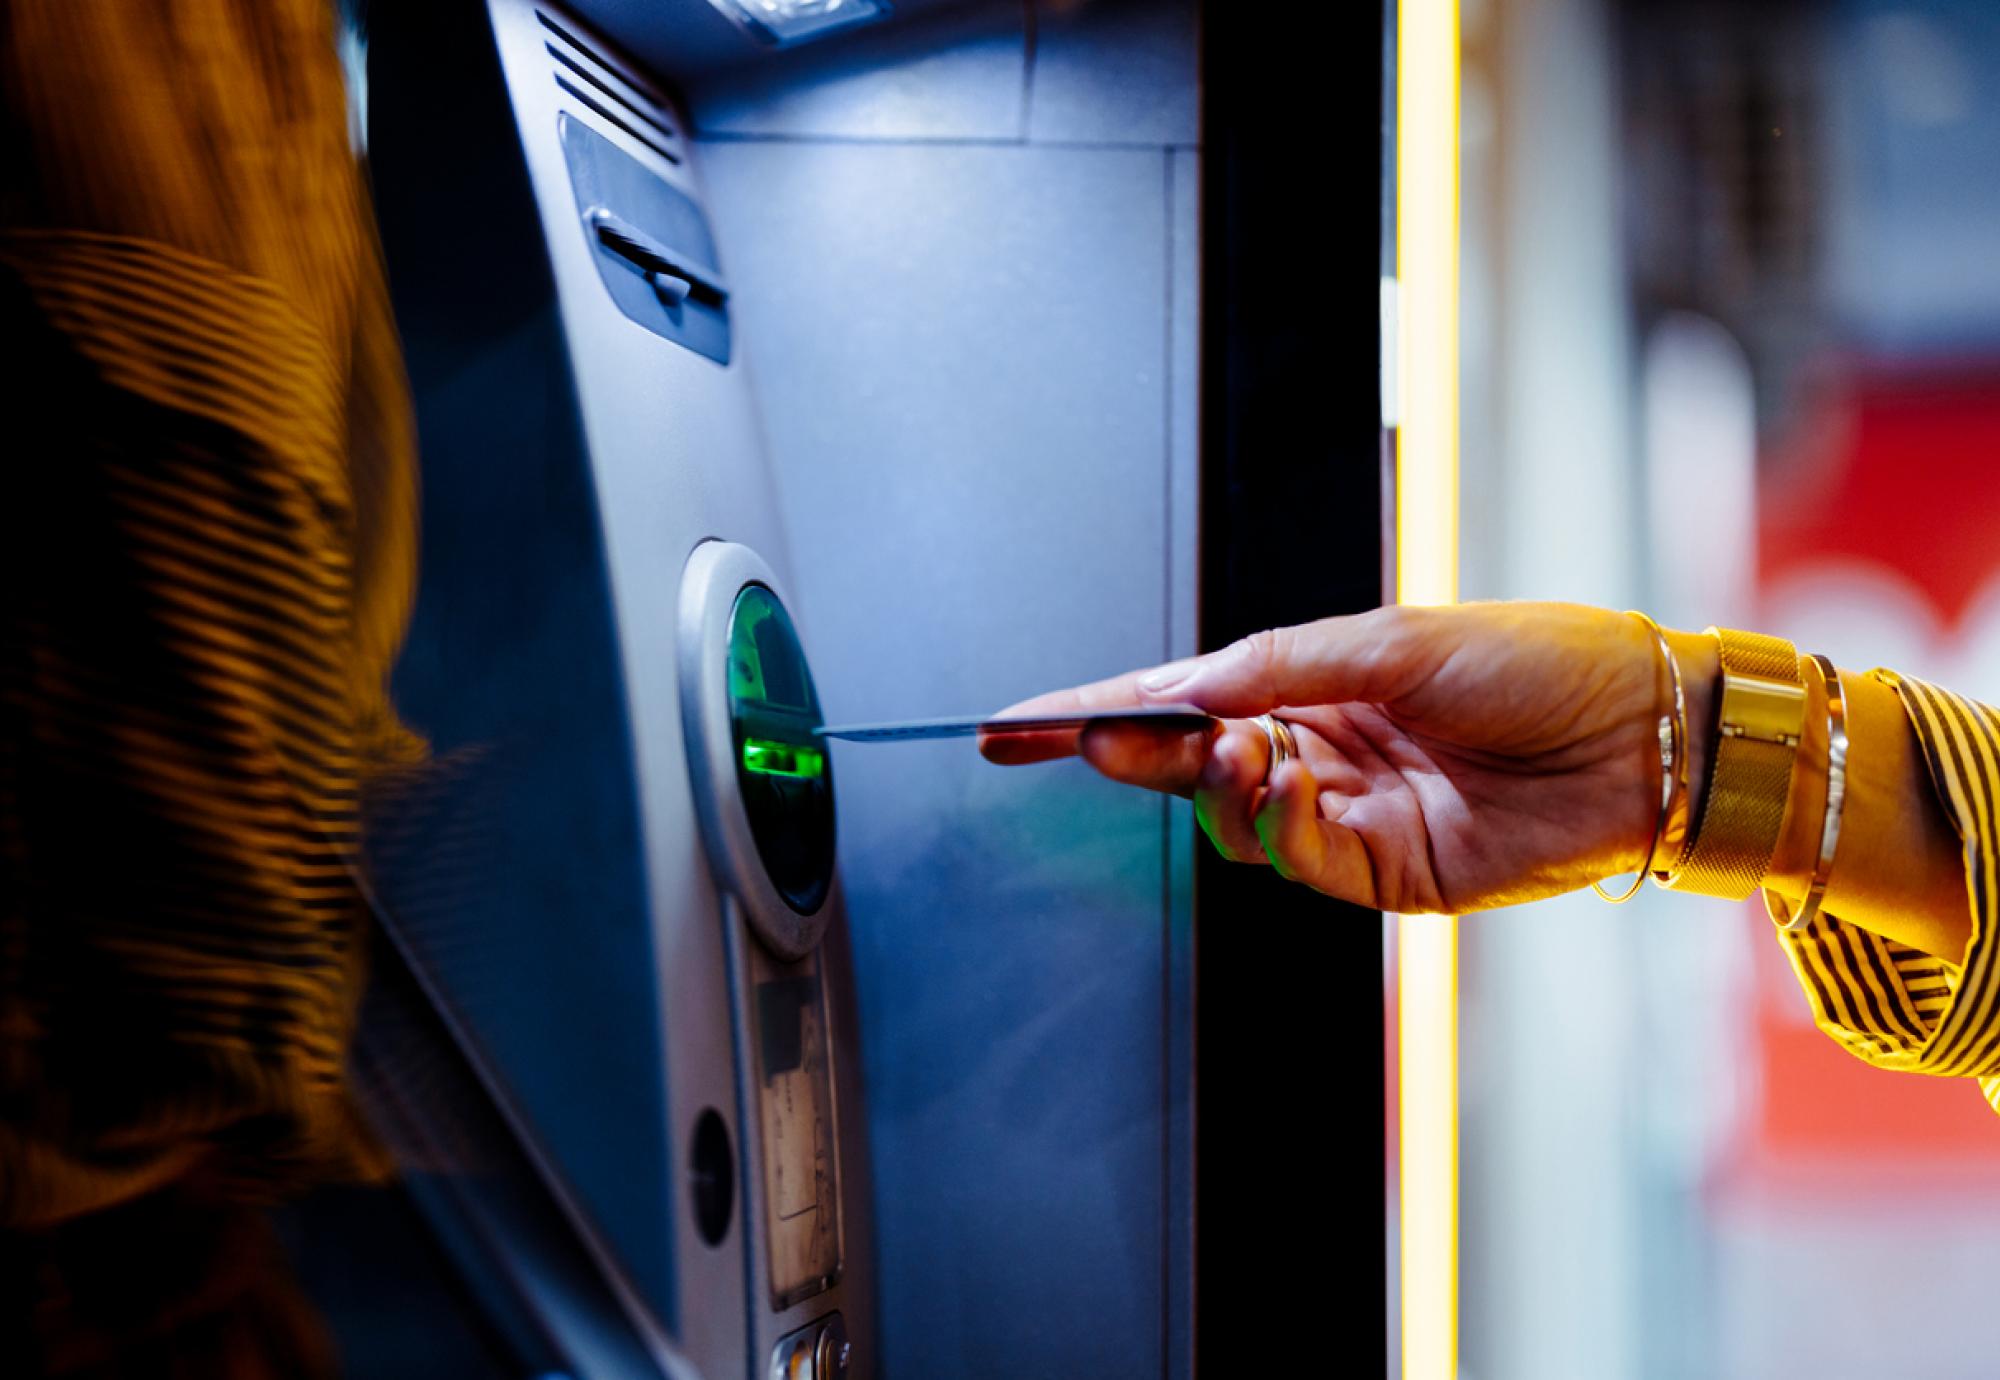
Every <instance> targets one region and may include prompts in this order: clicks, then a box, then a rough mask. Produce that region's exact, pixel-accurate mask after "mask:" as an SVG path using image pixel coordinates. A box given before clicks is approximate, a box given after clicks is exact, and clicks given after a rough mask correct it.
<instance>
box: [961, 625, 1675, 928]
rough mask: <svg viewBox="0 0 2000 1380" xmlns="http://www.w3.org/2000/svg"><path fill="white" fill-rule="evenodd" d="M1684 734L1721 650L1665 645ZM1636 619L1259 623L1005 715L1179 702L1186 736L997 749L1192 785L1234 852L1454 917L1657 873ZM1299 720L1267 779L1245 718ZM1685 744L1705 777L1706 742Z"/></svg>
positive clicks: (1093, 738) (1649, 738) (1334, 886)
mask: <svg viewBox="0 0 2000 1380" xmlns="http://www.w3.org/2000/svg"><path fill="white" fill-rule="evenodd" d="M1669 636H1670V638H1671V640H1672V641H1673V644H1674V652H1675V655H1676V657H1677V658H1678V659H1679V660H1680V663H1681V668H1682V672H1683V678H1684V681H1685V683H1686V686H1687V692H1688V697H1689V702H1688V719H1689V723H1690V724H1691V725H1695V726H1699V725H1705V724H1706V723H1707V722H1708V721H1709V716H1708V712H1707V711H1708V704H1709V696H1710V695H1711V693H1712V691H1711V689H1710V687H1711V686H1712V683H1713V681H1714V675H1715V664H1714V650H1713V643H1712V642H1711V641H1710V640H1709V639H1707V638H1701V637H1688V636H1686V635H1676V634H1670V635H1669ZM1667 684H1668V683H1667V678H1666V670H1665V668H1664V667H1663V666H1662V665H1661V663H1660V656H1659V652H1658V650H1657V644H1656V643H1655V642H1654V640H1653V637H1652V634H1651V633H1650V632H1649V631H1648V630H1647V629H1646V627H1645V626H1644V625H1643V624H1641V623H1640V622H1639V621H1638V620H1637V619H1634V618H1631V617H1629V616H1626V615H1623V614H1617V613H1611V612H1608V611H1606V610H1602V609H1593V608H1585V607H1581V606H1577V605H1570V604H1527V603H1510V604H1465V605H1459V606H1456V607H1451V608H1402V607H1398V608H1385V609H1378V610H1376V611H1374V612H1372V613H1364V614H1359V615H1356V616H1354V617H1348V618H1329V619H1325V620H1323V621H1321V622H1318V623H1308V624H1305V625H1303V626H1300V627H1295V628H1278V629H1275V630H1273V631H1270V632H1265V633H1259V634H1257V635H1256V636H1254V637H1249V638H1246V639H1244V640H1243V641H1241V642H1238V643H1236V644H1235V645H1234V646H1231V647H1228V648H1225V649H1224V650H1222V651H1220V652H1216V653H1214V654H1212V655H1209V656H1205V657H1199V658H1195V659H1193V660H1190V661H1185V662H1176V663H1173V664H1172V665H1169V666H1165V667H1161V668H1159V669H1157V670H1154V671H1148V672H1135V673H1133V674H1131V675H1127V676H1121V677H1118V678H1116V679H1114V680H1109V681H1103V682H1100V683H1098V684H1096V685H1088V686H1083V687H1080V688H1078V689H1075V690H1065V691H1060V692H1057V693H1056V694H1053V695H1044V696H1042V697H1040V698H1038V699H1034V700H1030V701H1027V702H1026V703H1024V704H1020V705H1016V706H1014V708H1013V709H1011V710H1009V711H1007V712H1008V713H1016V714H1023V715H1026V714H1034V713H1060V712H1064V711H1066V710H1073V709H1077V708H1089V709H1099V708H1111V707H1116V706H1119V705H1128V704H1149V703H1150V704H1166V703H1177V702H1186V703H1191V704H1195V705H1199V706H1200V707H1202V708H1203V709H1206V710H1208V711H1209V712H1211V713H1213V714H1216V715H1218V716H1222V717H1223V719H1224V722H1223V726H1222V728H1221V729H1220V731H1215V732H1210V733H1208V734H1185V733H1171V732H1164V731H1161V730H1158V729H1148V728H1146V727H1144V726H1143V725H1140V724H1136V723H1135V724H1100V725H1097V726H1094V727H1092V728H1091V729H1089V730H1087V731H1086V732H1085V733H1084V734H1082V735H1081V737H1080V738H1079V737H1078V736H1077V735H1067V736H1065V735H1053V734H1045V735H1032V736H1027V737H1000V736H995V737H990V738H987V739H986V740H984V741H983V742H982V743H981V751H983V752H984V753H985V754H986V756H987V757H988V758H990V759H991V760H993V761H996V762H1002V763H1010V764H1018V763H1024V762H1032V761H1043V760H1047V759H1048V758H1050V757H1054V756H1062V755H1068V754H1070V753H1073V752H1080V753H1081V754H1082V756H1083V757H1084V758H1085V759H1086V760H1088V761H1089V762H1090V763H1091V765H1093V766H1095V767H1096V768H1097V769H1098V770H1099V771H1101V772H1103V773H1104V774H1105V775H1106V776H1109V777H1111V778H1113V779H1114V780H1118V781H1124V782H1127V783H1130V784H1132V785H1137V786H1144V787H1148V788H1150V789H1153V790H1159V791H1170V792H1173V793H1176V794H1180V795H1190V794H1191V795H1192V796H1193V797H1194V801H1195V810H1196V816H1197V818H1198V819H1199V820H1200V822H1201V826H1202V828H1203V829H1204V830H1205V831H1206V832H1207V834H1208V836H1209V838H1210V839H1211V840H1213V841H1214V843H1215V846H1216V847H1217V848H1218V849H1220V850H1221V851H1222V853H1223V854H1224V856H1226V857H1229V858H1233V859H1236V860H1238V861H1241V862H1256V861H1269V862H1270V863H1271V864H1272V865H1273V866H1275V867H1276V868H1277V869H1278V870H1279V871H1280V872H1281V873H1283V874H1284V875H1285V876H1287V877H1291V878H1294V879H1296V880H1298V881H1301V882H1304V883H1306V884H1307V885H1309V886H1312V887H1314V888H1316V889H1318V890H1320V891H1323V892H1326V893H1327V894H1329V895H1332V896H1338V897H1341V898H1343V899H1345V900H1350V901H1356V902H1360V903H1361V904H1363V905H1368V906H1374V907H1378V908H1381V909H1384V910H1393V911H1401V912H1405V913H1414V912H1420V911H1442V912H1460V911H1468V910H1480V909H1485V908H1488V907H1492V906H1499V905H1508V904H1512V903H1514V902H1519V901H1528V900H1533V899H1535V898H1537V897H1542V896H1551V895H1554V894H1556V893H1559V892H1564V891H1570V890H1574V889H1575V888H1577V887H1580V886H1584V885H1586V884H1588V883H1589V882H1591V881H1594V880H1597V879H1598V878H1601V877H1606V876H1610V875H1612V874H1615V873H1619V872H1630V871H1632V870H1634V869H1636V868H1638V867H1639V866H1641V865H1642V864H1643V862H1644V859H1645V856H1646V853H1647V850H1648V848H1649V846H1650V845H1651V842H1652V837H1653V829H1654V824H1655V821H1656V819H1657V817H1658V811H1659V799H1660V795H1659V791H1660V787H1659V771H1660V765H1659V764H1660V757H1659V747H1658V742H1659V740H1658V724H1659V717H1660V714H1661V712H1662V707H1663V705H1664V703H1665V701H1666V697H1667V695H1668V694H1669V691H1668V688H1667ZM1266 712H1272V713H1275V714H1277V716H1278V717H1279V718H1281V719H1283V720H1284V721H1285V722H1286V723H1288V724H1290V725H1291V727H1292V731H1293V733H1294V735H1295V736H1296V738H1297V739H1298V746H1299V757H1298V759H1297V760H1295V761H1292V762H1288V763H1286V764H1285V765H1284V766H1283V767H1281V768H1279V770H1278V771H1277V772H1276V773H1275V774H1274V775H1273V777H1272V779H1271V780H1270V781H1269V782H1266V781H1265V773H1266V768H1267V765H1268V746H1267V744H1266V741H1265V737H1264V733H1263V730H1262V729H1261V728H1260V727H1259V726H1257V725H1256V724H1254V723H1251V722H1248V716H1252V715H1256V714H1262V713H1266ZM1698 734H1699V729H1698V728H1697V741H1696V742H1695V743H1694V744H1692V745H1691V747H1692V751H1693V754H1694V755H1693V758H1692V760H1691V761H1690V767H1691V774H1692V779H1694V780H1696V781H1699V780H1701V779H1702V778H1701V775H1700V772H1701V769H1702V766H1703V761H1704V759H1705V749H1706V744H1705V743H1703V742H1701V741H1699V736H1698Z"/></svg>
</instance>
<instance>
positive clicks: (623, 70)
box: [535, 9, 667, 109]
mask: <svg viewBox="0 0 2000 1380" xmlns="http://www.w3.org/2000/svg"><path fill="white" fill-rule="evenodd" d="M535 18H536V19H539V20H540V21H541V23H542V27H543V28H544V29H547V30H548V31H549V32H550V33H552V34H554V35H555V36H556V37H557V38H560V39H561V40H562V41H563V42H565V43H567V44H569V45H570V47H572V48H574V49H576V50H577V51H578V52H579V53H582V54H583V55H584V56H585V57H587V58H589V59H590V60H591V61H592V62H594V63H596V64H597V65H598V66H599V67H602V68H603V69H604V70H605V71H607V72H609V73H610V74H611V75H612V76H614V77H616V78H617V79H618V80H619V81H622V82H624V83H625V84H626V85H627V86H629V87H631V88H632V89H633V90H634V91H637V92H638V93H639V94H640V95H641V96H642V97H644V98H645V99H646V100H647V101H648V102H650V103H651V104H653V105H656V106H659V107H661V108H662V109H665V108H666V104H667V102H666V100H665V98H663V97H662V96H661V95H660V93H659V91H658V90H657V89H656V88H655V87H654V86H653V85H652V84H651V83H650V82H647V81H642V80H640V79H639V78H638V77H634V76H628V75H627V73H628V72H632V71H634V70H637V69H636V68H635V66H634V64H632V63H630V62H625V61H619V62H613V61H611V60H610V59H608V58H606V57H605V56H604V54H606V53H612V52H616V51H617V49H616V48H614V47H613V46H612V45H611V44H610V43H609V42H607V41H605V40H604V39H601V38H599V37H598V36H597V35H596V34H594V33H591V34H590V36H589V37H587V38H586V37H581V36H580V34H581V33H589V31H588V30H586V29H584V27H583V25H581V24H577V23H575V21H574V20H572V21H571V26H573V28H572V27H571V26H565V25H563V24H559V23H557V22H556V21H555V20H553V19H551V18H549V16H548V15H547V14H546V13H545V12H543V11H542V10H540V9H537V10H536V11H535Z"/></svg>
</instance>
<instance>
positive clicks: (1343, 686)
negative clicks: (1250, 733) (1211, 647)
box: [1138, 607, 1425, 718]
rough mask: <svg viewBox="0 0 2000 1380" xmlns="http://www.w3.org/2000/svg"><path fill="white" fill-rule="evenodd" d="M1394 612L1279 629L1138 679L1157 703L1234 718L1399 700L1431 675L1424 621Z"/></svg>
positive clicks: (1413, 613) (1415, 613) (1413, 612)
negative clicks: (1183, 705) (1423, 654)
mask: <svg viewBox="0 0 2000 1380" xmlns="http://www.w3.org/2000/svg"><path fill="white" fill-rule="evenodd" d="M1424 612H1425V611H1423V610H1417V609H1410V608H1402V607H1390V608H1381V609H1374V610H1372V611H1370V612H1368V613H1361V614H1353V615H1350V616H1347V617H1342V618H1323V619H1321V620H1320V621H1319V622H1317V623H1301V624H1298V625H1297V626H1295V627H1289V628H1272V629H1269V630H1268V631H1265V632H1260V633H1252V634H1251V635H1250V636H1248V637H1246V638H1243V639H1241V640H1240V641H1237V642H1233V643H1231V644H1230V645H1229V646H1227V647H1224V648H1223V649H1222V650H1221V651H1219V652H1211V653H1209V654H1208V655H1207V656H1201V657H1194V658H1192V659H1190V660H1187V661H1177V662H1174V663H1172V664H1171V665H1167V666H1162V667H1160V668H1159V669H1158V670H1156V671H1153V672H1151V673H1150V674H1148V675H1145V676H1142V677H1140V678H1139V681H1138V690H1139V694H1140V697H1141V698H1142V699H1144V700H1146V701H1148V702H1150V703H1154V704H1167V703H1187V704H1192V705H1195V706H1197V707H1199V708H1202V709H1205V710H1207V711H1208V712H1209V713H1211V714H1218V715H1222V716H1224V717H1227V718H1242V717H1245V716H1247V715H1252V714H1263V713H1266V712H1268V711H1270V710H1273V709H1279V708H1282V707H1284V706H1287V705H1290V706H1293V707H1303V706H1306V705H1315V704H1342V703H1347V702H1350V701H1355V700H1370V701H1383V700H1393V699H1396V698H1397V697H1398V696H1400V695H1403V694H1405V693H1407V692H1408V690H1409V689H1410V688H1412V687H1413V686H1415V685H1416V684H1417V683H1418V682H1419V681H1420V680H1421V679H1422V677H1423V675H1424V674H1425V670H1424V667H1423V665H1422V664H1421V648H1422V639H1421V638H1420V637H1419V635H1418V634H1419V629H1418V628H1417V626H1416V625H1417V624H1419V623H1421V622H1422V621H1424V620H1423V614H1424Z"/></svg>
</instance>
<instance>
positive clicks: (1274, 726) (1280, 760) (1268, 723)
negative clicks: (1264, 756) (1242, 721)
mask: <svg viewBox="0 0 2000 1380" xmlns="http://www.w3.org/2000/svg"><path fill="white" fill-rule="evenodd" d="M1250 722H1251V723H1253V724H1255V725H1257V727H1259V728H1261V729H1263V730H1264V741H1265V743H1266V744H1268V745H1269V746H1270V749H1271V752H1270V760H1269V761H1268V762H1267V763H1266V764H1265V767H1264V782H1265V784H1266V785H1269V784H1270V781H1271V778H1272V777H1273V776H1274V775H1276V774H1277V770H1278V768H1279V767H1282V766H1284V765H1285V763H1287V762H1289V761H1291V760H1292V759H1293V758H1294V757H1296V756H1298V755H1299V743H1298V739H1296V738H1294V737H1293V736H1292V726H1291V725H1290V724H1288V723H1286V722H1285V721H1284V720H1283V719H1280V718H1278V717H1276V716H1275V715H1271V714H1259V715H1258V716H1257V717H1256V718H1254V719H1252V720H1251V721H1250Z"/></svg>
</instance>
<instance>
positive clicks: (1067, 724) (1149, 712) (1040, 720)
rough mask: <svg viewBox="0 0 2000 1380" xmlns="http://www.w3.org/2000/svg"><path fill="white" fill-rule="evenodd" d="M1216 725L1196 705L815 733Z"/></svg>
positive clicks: (839, 727)
mask: <svg viewBox="0 0 2000 1380" xmlns="http://www.w3.org/2000/svg"><path fill="white" fill-rule="evenodd" d="M1214 722H1215V719H1214V717H1213V716H1212V715H1210V714H1209V713H1208V712H1207V711H1206V710H1202V709H1197V708H1195V707H1194V706H1193V705H1191V704H1152V705H1133V706H1128V707H1126V708H1124V709H1091V710H1086V711H1083V712H1081V713H1077V714H1056V715H1036V716H1020V717H1015V716H1009V717H1007V718H999V719H995V718H971V719H905V720H903V721H902V722H900V723H887V724H834V725H831V726H829V727H825V728H820V729H817V730H815V731H816V732H817V733H818V734H819V736H820V737H822V738H844V739H846V740H847V741H849V742H854V743H898V742H915V741H919V740H922V739H925V738H970V737H973V736H974V735H976V734H980V733H985V734H989V735H990V734H996V733H1053V732H1061V731H1062V730H1065V729H1072V728H1087V727H1089V726H1090V725H1091V724H1102V723H1140V724H1145V725H1147V726H1148V727H1152V728H1160V729H1166V730H1170V731H1171V730H1174V729H1178V730H1180V731H1181V732H1183V733H1193V732H1195V731H1196V730H1198V729H1204V728H1207V727H1208V726H1209V725H1211V724H1213V723H1214Z"/></svg>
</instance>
